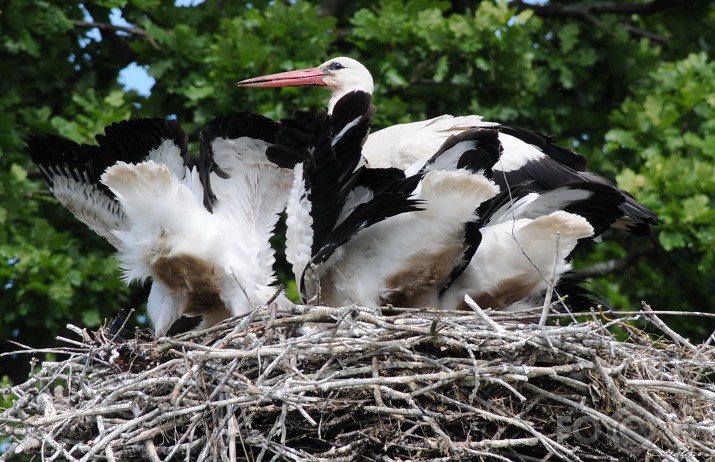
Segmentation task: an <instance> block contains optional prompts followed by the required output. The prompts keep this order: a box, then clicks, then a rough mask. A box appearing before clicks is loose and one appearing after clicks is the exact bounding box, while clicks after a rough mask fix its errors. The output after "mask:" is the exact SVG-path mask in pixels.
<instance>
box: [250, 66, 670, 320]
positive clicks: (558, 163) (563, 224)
mask: <svg viewBox="0 0 715 462" xmlns="http://www.w3.org/2000/svg"><path fill="white" fill-rule="evenodd" d="M239 85H240V86H245V87H281V86H321V87H326V88H328V89H330V90H332V92H333V94H332V96H331V98H330V102H329V104H328V110H329V112H330V113H332V112H333V111H334V110H335V107H336V104H337V103H338V101H340V100H341V98H343V97H344V96H345V95H346V94H348V93H349V92H350V91H352V90H359V91H365V92H369V91H371V90H372V88H373V82H372V77H371V76H370V73H369V72H368V71H367V69H366V68H365V67H364V66H363V65H362V64H360V63H359V62H357V61H355V60H354V59H351V58H334V59H331V60H329V61H327V62H326V63H324V64H322V65H320V66H318V67H316V68H311V69H304V70H300V71H289V72H283V73H279V74H272V75H267V76H263V77H257V78H252V79H248V80H244V81H241V82H239ZM475 127H481V128H484V129H491V130H496V131H498V140H499V144H500V151H501V156H500V158H499V160H498V162H496V164H495V165H493V167H492V169H491V170H492V171H493V175H492V176H489V178H491V179H493V180H494V181H495V182H496V183H497V184H498V185H499V186H500V188H501V191H502V193H501V194H500V196H498V197H497V198H494V199H492V200H491V201H489V204H484V205H483V206H482V207H481V209H484V207H487V210H486V211H485V215H484V216H482V217H479V215H481V212H480V213H477V214H475V216H474V219H475V220H476V221H473V222H471V223H466V231H465V232H464V233H463V236H464V245H466V246H467V250H465V252H464V257H463V259H462V261H461V262H460V261H459V259H456V260H453V261H452V263H454V267H453V270H452V275H451V276H450V277H449V278H448V280H447V281H445V282H443V283H442V284H443V287H442V292H443V293H442V295H441V298H440V305H441V306H442V307H443V308H457V307H461V306H463V304H462V300H463V295H464V294H470V295H471V296H472V297H473V298H475V299H476V300H477V301H478V302H482V303H485V304H486V305H485V306H493V307H495V308H507V307H508V308H517V307H521V306H523V305H524V304H527V303H529V302H531V301H532V299H533V298H534V297H536V296H537V295H539V294H541V292H542V291H543V289H545V287H546V286H547V285H548V284H549V283H550V282H551V281H552V280H554V281H557V282H558V281H559V279H560V278H561V277H562V276H563V275H564V274H565V273H566V272H567V271H568V270H569V269H570V264H569V263H568V257H569V255H570V253H571V252H572V251H573V249H574V247H575V246H576V245H577V243H578V242H580V241H581V240H586V239H593V238H595V237H597V236H599V235H600V234H602V233H603V232H604V231H606V230H608V229H610V228H625V229H627V230H629V231H630V232H631V233H633V234H635V235H647V234H649V232H650V225H652V224H655V223H656V217H655V216H654V215H653V214H652V213H651V212H650V211H649V210H647V209H646V208H645V207H644V206H642V205H641V204H639V203H638V202H636V201H635V200H634V199H633V198H632V197H631V196H630V194H628V193H627V192H625V191H622V190H620V189H618V188H617V187H615V186H614V185H612V184H610V183H609V182H608V181H607V180H605V179H603V178H601V177H598V176H597V175H594V174H591V173H587V172H584V171H583V169H585V167H586V161H585V159H584V158H583V157H582V156H580V155H578V154H576V153H574V152H573V151H571V150H568V149H564V148H560V147H558V146H556V145H554V144H553V140H552V139H551V138H549V137H546V136H544V135H540V134H538V133H535V132H531V131H528V130H524V129H520V128H515V127H507V126H503V125H500V124H497V123H492V122H485V121H483V120H482V119H481V117H479V116H466V117H452V116H449V115H445V116H440V117H436V118H434V119H430V120H427V121H421V122H414V123H409V124H402V125H396V126H392V127H388V128H386V129H383V130H380V131H378V132H376V133H374V134H371V135H370V136H369V137H368V138H367V141H366V142H365V144H364V146H363V150H362V154H363V156H364V157H365V160H366V162H367V165H368V166H370V167H372V168H374V167H396V168H400V169H404V170H405V173H406V174H407V175H408V176H409V175H413V174H417V173H420V172H421V173H423V174H424V173H425V172H427V171H428V170H439V169H441V170H454V169H456V168H459V167H460V165H459V162H460V161H461V160H460V159H461V158H462V154H463V153H464V150H460V149H456V150H453V151H452V153H451V155H450V154H449V153H445V152H443V151H445V150H449V148H448V149H444V148H443V145H444V144H445V143H446V142H447V141H448V140H449V139H450V137H453V136H454V135H457V134H460V133H464V132H465V131H467V130H473V129H474V128H475ZM436 151H437V153H438V154H437V155H435V156H434V157H433V158H432V159H431V160H428V159H430V157H431V156H433V154H434V153H435V152H436ZM505 199H506V200H507V201H506V202H505ZM495 203H496V204H499V207H496V206H495V205H494V204H495ZM473 205H474V207H475V208H476V207H477V206H479V205H480V202H479V201H476V202H475V203H474V204H473ZM489 207H491V209H489ZM411 215H415V213H414V212H413V213H409V214H404V215H400V216H397V217H394V218H393V219H392V220H393V222H397V221H398V220H400V219H402V220H407V219H408V218H407V217H408V216H411ZM380 226H382V227H383V228H382V229H381V227H380ZM388 227H389V225H388V222H387V221H386V222H383V223H380V225H379V226H375V227H373V229H372V230H367V232H366V233H364V235H370V234H373V235H374V236H376V237H374V238H373V240H374V241H378V240H385V239H390V238H393V239H394V240H395V242H394V244H395V248H396V249H399V248H400V246H399V244H400V243H401V242H400V238H399V236H400V233H399V232H396V233H393V232H392V231H393V230H391V229H387V228H388ZM557 232H558V233H559V243H558V254H557V255H556V262H557V264H556V268H555V274H551V272H552V271H553V270H554V268H553V266H554V255H555V253H556V251H557V242H556V233H557ZM424 239H425V240H426V241H427V242H429V243H431V244H433V245H441V241H440V240H439V238H436V237H433V239H432V240H430V239H428V237H427V236H424ZM355 240H356V241H357V242H359V240H360V238H359V236H358V237H356V239H355ZM353 245H356V244H355V243H353ZM356 248H359V247H356ZM381 248H382V249H383V250H384V249H389V248H390V247H389V246H387V245H384V246H383V247H381ZM365 249H367V247H366V248H363V249H361V251H362V252H363V259H362V266H360V265H359V264H357V263H360V261H361V260H360V257H359V253H358V252H356V253H355V262H357V263H356V264H355V265H353V266H352V268H353V271H351V272H350V273H348V272H337V273H336V275H337V276H336V277H342V279H343V282H342V285H341V289H340V290H341V291H342V292H343V293H349V292H350V291H351V290H353V291H354V290H356V289H354V288H353V289H351V285H353V286H355V285H360V286H361V285H362V282H361V281H360V280H359V279H361V278H362V277H363V274H366V273H370V271H371V270H372V268H371V267H369V266H366V262H365V260H366V259H365V258H364V255H367V254H366V253H364V252H365V251H366V250H365ZM397 252H399V251H397ZM433 260H434V258H433ZM357 271H361V272H360V273H357ZM357 274H359V277H356V275H357ZM323 290H325V288H323ZM352 301H358V300H356V299H355V298H353V299H352ZM383 301H384V299H383Z"/></svg>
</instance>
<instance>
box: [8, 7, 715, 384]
mask: <svg viewBox="0 0 715 462" xmlns="http://www.w3.org/2000/svg"><path fill="white" fill-rule="evenodd" d="M329 3H333V2H319V1H317V0H315V1H306V0H299V1H296V2H277V1H268V0H259V1H255V2H219V1H216V0H207V1H205V2H203V3H201V4H199V5H196V6H192V7H177V6H175V4H174V1H173V0H101V1H94V2H64V1H60V0H43V1H41V2H36V1H29V0H16V1H13V2H10V3H9V4H8V5H4V6H3V8H2V13H1V14H0V37H1V38H0V62H2V63H3V69H10V70H11V71H10V72H5V73H4V75H3V78H2V79H0V224H2V226H1V227H0V290H1V291H2V297H0V338H10V337H14V338H16V339H17V340H18V341H22V342H23V343H28V344H32V345H36V346H41V345H42V344H45V343H49V342H51V341H52V340H51V339H52V338H53V337H54V335H56V334H57V333H58V332H60V331H61V330H62V326H63V325H64V323H66V322H68V321H72V322H75V323H86V324H88V325H96V324H97V323H98V322H99V321H100V320H101V319H102V318H103V317H105V316H111V314H112V313H114V312H116V310H117V309H118V306H119V304H120V303H121V302H122V301H123V300H124V299H125V297H126V291H125V289H124V288H123V284H122V283H121V281H120V280H119V277H118V271H117V268H116V267H117V265H116V262H115V261H114V259H113V257H112V250H111V248H110V246H109V245H108V244H107V243H105V242H103V241H102V240H101V239H100V238H98V237H96V236H94V235H93V234H92V232H91V231H89V230H87V229H86V227H84V226H83V225H82V224H81V223H78V222H77V221H76V220H74V219H73V218H72V217H71V215H70V214H69V213H68V212H66V211H64V210H62V209H61V207H59V206H58V205H57V203H56V202H55V201H54V199H53V198H52V197H51V196H48V195H47V193H46V189H45V186H44V183H43V182H42V180H41V178H40V176H39V172H37V170H36V169H35V168H34V167H33V166H32V164H31V162H30V161H29V159H27V157H26V156H25V155H24V153H23V138H24V137H25V136H26V135H27V134H29V133H45V132H53V133H59V134H61V135H64V136H68V137H70V138H72V139H74V140H77V141H83V142H88V141H91V139H92V137H93V135H94V134H95V133H98V132H100V131H101V130H102V127H103V126H104V125H107V124H109V123H111V122H114V121H117V120H121V119H125V118H127V117H132V116H168V115H174V116H176V117H177V118H178V119H179V120H180V121H181V122H182V124H183V125H184V126H185V127H186V129H187V131H189V132H190V133H191V135H192V138H191V140H192V142H195V141H196V140H197V138H196V132H197V130H198V129H199V128H200V127H201V126H202V125H203V124H205V123H206V122H207V121H208V120H210V119H211V118H212V117H215V116H217V115H221V114H226V113H229V112H233V111H239V110H249V111H253V112H258V113H262V114H264V115H267V116H269V117H274V118H277V117H282V116H286V115H289V114H290V112H291V111H293V110H295V109H305V108H319V107H322V106H324V104H325V101H326V97H327V94H326V93H325V92H324V91H322V90H319V89H274V90H254V89H239V88H237V87H236V82H237V81H239V80H241V79H243V78H247V77H252V76H255V75H259V74H263V73H271V72H279V71H283V70H287V69H291V68H297V67H306V66H314V65H317V64H318V63H320V62H322V61H324V60H326V59H327V58H329V57H331V56H340V55H347V56H352V57H355V58H357V59H359V60H361V61H362V62H364V63H365V64H366V65H367V66H368V68H369V69H371V71H372V72H373V75H374V76H375V80H376V84H377V85H376V94H375V102H376V104H377V106H378V108H379V110H378V116H377V119H376V125H377V127H376V128H379V127H381V126H386V125H391V124H395V123H399V122H407V121H412V120H418V119H424V118H428V117H433V116H436V115H439V114H443V113H452V114H469V113H477V114H481V115H483V116H485V118H487V119H492V120H496V121H500V122H504V123H510V124H515V125H520V126H525V127H529V128H532V129H536V130H538V131H541V132H545V133H553V134H558V135H559V136H560V137H561V143H562V144H565V145H570V146H577V147H578V150H579V152H581V153H582V154H584V155H586V156H587V157H588V158H589V161H590V165H591V169H592V170H594V171H596V172H598V173H601V174H603V175H605V176H608V177H610V178H612V179H616V178H617V180H618V182H619V184H620V185H621V186H622V187H624V188H626V189H628V190H630V191H632V192H633V193H634V194H635V195H636V197H637V198H638V199H639V200H641V201H643V202H644V203H645V204H646V205H648V206H649V207H651V208H653V210H655V211H656V212H657V213H658V214H659V216H661V217H662V222H663V225H662V232H661V233H660V234H659V235H658V237H657V239H655V240H654V241H653V242H652V243H651V242H650V241H649V240H647V239H646V240H633V239H631V240H625V241H620V240H613V241H611V242H608V243H606V244H603V245H599V246H596V250H595V251H591V252H588V253H584V254H583V255H579V256H577V258H576V259H575V263H576V264H577V265H579V264H580V265H581V266H588V265H589V264H590V263H593V262H598V261H603V260H609V259H617V260H618V259H626V260H628V259H629V258H630V257H632V256H633V255H634V254H635V253H638V255H641V257H639V258H630V260H632V261H631V264H630V265H627V267H626V269H625V270H624V271H622V272H619V273H618V274H610V275H607V277H606V278H605V279H601V280H599V281H597V283H598V284H599V286H600V287H601V288H602V289H603V290H604V291H605V293H606V294H607V295H608V297H609V298H610V299H611V302H612V304H613V305H614V306H621V307H627V308H634V307H637V306H638V303H639V302H640V300H641V299H645V300H648V301H649V302H650V303H651V304H652V305H653V306H654V307H656V308H683V309H699V310H708V309H711V307H712V306H713V302H715V300H713V298H714V296H713V295H712V290H711V289H710V288H711V287H712V286H713V280H712V277H709V278H708V277H707V276H704V275H707V274H714V273H713V269H714V268H713V267H714V266H715V251H714V250H713V234H714V233H713V224H714V223H715V216H713V213H714V212H713V203H712V201H713V188H714V185H713V183H714V177H713V176H714V173H713V156H714V155H715V148H714V147H713V146H715V143H713V141H714V139H713V138H714V136H715V135H714V130H713V124H714V123H715V122H713V120H714V118H713V111H714V109H713V106H714V105H715V102H714V100H713V95H714V94H715V91H714V90H715V88H713V86H714V85H715V83H714V82H715V65H714V64H713V59H712V56H711V53H712V52H711V50H712V49H713V47H714V46H715V27H713V24H714V23H715V8H714V7H713V5H712V4H711V3H710V2H693V3H692V5H690V6H689V7H688V8H673V9H670V10H667V11H665V12H660V13H653V14H648V15H641V16H639V15H596V16H593V20H592V21H591V20H583V18H582V17H573V16H562V17H550V16H539V15H538V14H535V13H534V12H533V11H531V10H524V11H521V12H517V11H515V10H514V9H513V8H511V7H510V5H509V2H506V1H501V0H483V1H480V2H447V1H440V2H429V1H425V0H382V1H380V2H365V1H360V0H357V1H352V2H345V3H344V4H343V6H342V9H340V10H339V11H338V12H337V13H336V14H335V15H334V16H325V15H323V14H322V13H321V11H322V10H321V8H322V7H323V6H324V4H329ZM335 3H338V4H339V3H340V2H335ZM574 3H575V2H573V1H566V0H552V1H551V2H549V5H550V6H554V7H559V6H563V5H570V4H574ZM633 3H637V2H635V1H634V2H633ZM112 8H116V9H118V10H119V11H120V12H121V16H122V17H123V18H124V19H125V20H126V21H128V22H129V23H130V24H132V25H134V26H136V27H137V28H140V29H141V31H142V33H126V32H123V31H117V30H112V29H111V28H105V29H102V30H99V31H97V30H96V29H95V30H94V31H92V28H91V27H90V26H91V25H88V24H86V22H92V21H94V22H97V23H107V24H108V23H110V19H109V17H110V13H111V10H112ZM629 31H630V32H629ZM634 31H636V32H635V33H634ZM637 31H647V32H648V33H649V34H650V36H660V37H664V38H665V40H667V42H668V45H667V47H662V46H660V45H659V43H660V42H654V41H652V40H650V39H649V38H648V36H645V35H644V34H638V33H637ZM98 37H99V38H98ZM133 62H134V63H137V64H139V65H141V66H145V67H146V68H147V69H148V72H149V74H150V75H152V76H154V77H155V78H156V79H157V82H156V84H155V85H154V87H153V88H152V91H151V95H150V96H148V97H143V96H140V95H138V94H137V93H136V92H134V91H125V90H124V89H123V88H122V87H121V86H120V85H119V83H118V82H117V76H118V73H119V71H120V70H121V69H123V68H124V67H126V66H127V65H128V64H130V63H133ZM630 260H629V261H630ZM279 273H280V274H281V275H282V277H283V278H286V277H287V276H286V275H287V274H289V272H288V271H285V269H281V270H280V271H279ZM701 329H705V328H704V327H702V326H701ZM690 332H691V333H692V334H693V335H703V334H704V333H707V332H704V331H702V330H701V331H692V330H691V331H690ZM3 348H7V347H3ZM0 369H2V368H0ZM8 369H10V366H7V367H5V369H3V370H4V371H7V370H8ZM3 370H0V374H1V373H3Z"/></svg>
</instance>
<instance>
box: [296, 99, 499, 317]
mask: <svg viewBox="0 0 715 462" xmlns="http://www.w3.org/2000/svg"><path fill="white" fill-rule="evenodd" d="M370 101H371V97H370V94H369V93H366V92H362V91H356V92H349V93H347V94H345V95H343V96H342V97H341V98H340V99H339V100H338V101H336V102H335V104H333V106H332V108H331V109H332V111H331V114H330V115H326V116H325V118H324V119H323V120H322V121H320V122H319V123H318V126H317V136H316V138H315V142H314V144H313V145H312V146H311V147H310V148H309V149H308V150H307V151H306V152H305V157H304V159H303V162H302V163H299V164H298V165H297V166H296V168H295V182H294V187H293V191H292V193H291V199H290V201H289V204H288V221H287V224H288V233H287V243H286V246H287V249H286V256H287V257H288V259H289V261H291V263H292V264H293V267H294V272H295V275H296V280H297V281H298V282H299V283H300V288H301V295H302V297H303V299H304V300H305V301H306V302H311V303H326V304H329V305H333V306H336V305H344V304H349V303H359V304H361V305H364V306H379V305H385V304H394V305H399V306H414V307H423V306H436V305H437V303H438V300H439V294H440V291H441V289H442V286H443V284H444V283H445V281H447V280H449V278H450V276H451V275H452V273H453V271H454V268H455V267H456V266H458V265H459V263H460V262H461V260H462V258H463V255H464V253H465V251H466V247H465V242H466V240H465V232H466V229H467V223H470V222H472V221H474V220H476V218H477V217H476V215H475V213H476V209H477V206H479V205H480V204H481V203H483V202H485V201H487V200H489V199H491V198H492V197H494V196H495V195H496V194H497V192H498V187H497V186H496V185H495V184H494V183H493V182H492V181H490V180H489V179H487V178H486V176H485V175H484V173H485V171H486V170H488V169H490V168H491V166H492V165H493V164H494V163H495V162H496V161H497V159H498V157H499V146H498V140H497V132H496V131H494V130H487V129H474V130H471V131H468V132H465V133H463V134H462V135H460V137H455V138H453V139H452V140H450V142H449V143H448V146H445V148H444V150H443V151H442V152H443V154H444V155H445V156H450V155H451V154H452V153H453V152H457V151H458V152H460V153H461V154H462V155H460V159H463V160H464V161H465V164H464V167H465V168H455V169H450V170H447V169H431V170H429V169H425V170H424V171H422V172H419V173H417V174H415V175H412V176H409V177H406V176H405V174H404V172H403V171H402V170H399V169H367V168H365V167H364V166H360V162H361V148H360V146H361V144H362V140H363V139H364V138H365V136H366V135H367V133H368V131H369V126H370V120H371V117H372V113H373V112H374V107H372V105H371V104H370ZM436 159H437V160H439V159H440V158H439V156H438V157H436ZM437 160H435V161H433V162H437Z"/></svg>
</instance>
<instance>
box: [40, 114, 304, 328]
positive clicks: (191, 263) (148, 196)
mask: <svg viewBox="0 0 715 462" xmlns="http://www.w3.org/2000/svg"><path fill="white" fill-rule="evenodd" d="M281 129H282V126H281V125H280V124H277V123H275V122H273V121H270V120H269V119H265V118H263V117H260V116H256V115H254V114H249V113H238V114H235V115H233V116H229V117H224V118H218V119H216V120H214V121H212V122H211V123H210V124H209V126H208V127H207V128H206V129H205V130H204V134H203V138H202V145H201V154H200V155H199V157H198V158H192V157H188V156H187V153H186V135H185V134H184V133H183V131H181V129H180V127H179V125H178V124H177V123H175V122H170V121H166V120H162V119H135V120H130V121H125V122H121V123H118V124H114V125H112V126H110V127H107V129H106V130H105V132H106V134H105V135H103V136H98V137H97V139H98V141H99V144H100V146H99V147H95V146H87V145H78V144H76V143H72V142H71V141H69V140H64V139H61V138H58V137H43V138H36V139H34V140H32V141H31V142H30V153H31V155H32V156H33V159H34V160H35V162H37V163H38V165H40V167H41V169H42V170H43V171H44V172H46V173H45V175H46V177H47V179H48V182H49V183H50V185H51V187H52V188H53V191H55V194H56V195H58V196H59V198H61V201H62V203H63V205H65V206H67V205H70V206H71V207H68V208H70V210H71V211H72V212H73V213H74V214H75V215H76V216H77V217H78V218H80V219H83V221H84V222H86V223H88V224H90V226H92V228H93V229H95V230H96V231H97V232H98V234H100V235H102V236H105V237H107V239H108V240H109V241H110V242H112V243H113V245H115V247H116V248H117V251H118V257H119V260H120V265H121V268H122V270H123V273H124V278H125V279H126V280H127V282H132V281H139V282H144V281H146V280H149V279H151V280H152V281H153V284H152V288H151V292H150V295H149V300H148V313H149V317H150V319H151V321H152V324H153V325H154V331H155V333H156V335H157V336H159V335H163V334H164V333H165V332H166V331H167V329H168V328H169V327H170V326H171V325H172V324H173V322H174V321H176V320H177V319H178V318H179V317H180V316H183V315H188V316H197V315H200V316H202V318H203V319H202V325H204V326H206V325H212V324H215V323H216V322H219V321H221V320H222V319H225V318H227V317H229V316H231V315H240V314H245V313H248V312H249V311H250V310H252V309H253V308H254V307H255V306H258V305H261V304H264V303H266V302H267V301H268V300H269V299H271V298H272V297H273V296H274V295H276V291H277V288H276V287H275V276H274V274H273V268H272V265H273V262H274V254H273V251H272V249H271V247H270V243H269V238H270V237H271V235H272V231H273V228H274V226H275V224H276V221H277V219H278V215H279V213H280V212H281V211H282V210H283V209H284V208H285V204H286V201H287V198H288V191H289V187H290V181H291V176H292V175H291V173H290V171H289V170H285V169H280V168H278V167H276V166H275V165H273V164H272V163H271V162H269V161H268V160H267V158H266V150H267V148H268V147H269V146H270V145H271V144H272V143H271V141H272V140H273V139H274V138H275V136H276V133H277V132H278V131H279V130H281ZM75 172H82V173H80V174H76V173H75ZM100 174H101V178H98V175H100ZM66 185H69V186H66ZM87 191H89V193H88V192H87ZM87 217H89V218H87ZM95 217H96V218H95ZM277 302H278V303H282V304H287V303H289V302H288V300H287V299H286V298H285V297H283V296H282V295H281V296H278V298H277Z"/></svg>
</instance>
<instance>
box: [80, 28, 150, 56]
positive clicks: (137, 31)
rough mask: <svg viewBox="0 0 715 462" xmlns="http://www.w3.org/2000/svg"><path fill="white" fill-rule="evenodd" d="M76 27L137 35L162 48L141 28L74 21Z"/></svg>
mask: <svg viewBox="0 0 715 462" xmlns="http://www.w3.org/2000/svg"><path fill="white" fill-rule="evenodd" d="M72 22H73V24H74V26H75V27H79V28H87V29H91V28H93V27H96V28H97V29H99V30H105V31H114V32H126V33H127V34H130V35H136V36H138V37H142V38H145V39H146V40H147V41H148V42H149V43H150V44H151V46H153V47H154V48H156V49H157V50H158V49H159V48H160V47H159V44H158V43H157V42H156V40H154V37H152V36H151V35H149V33H148V32H147V31H145V30H144V29H142V28H140V27H127V26H117V25H115V24H110V23H107V22H91V21H72Z"/></svg>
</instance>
